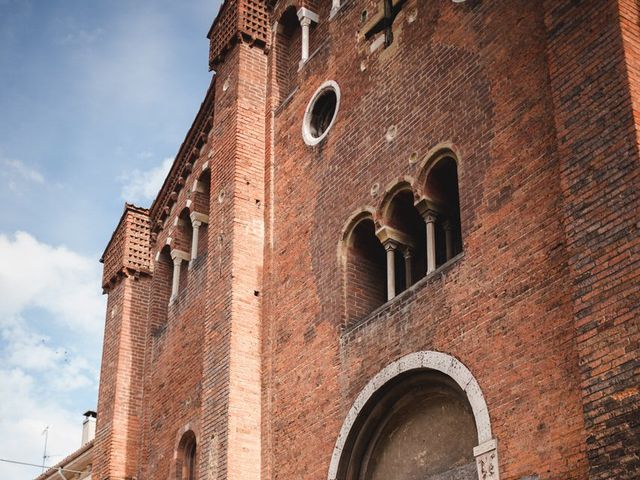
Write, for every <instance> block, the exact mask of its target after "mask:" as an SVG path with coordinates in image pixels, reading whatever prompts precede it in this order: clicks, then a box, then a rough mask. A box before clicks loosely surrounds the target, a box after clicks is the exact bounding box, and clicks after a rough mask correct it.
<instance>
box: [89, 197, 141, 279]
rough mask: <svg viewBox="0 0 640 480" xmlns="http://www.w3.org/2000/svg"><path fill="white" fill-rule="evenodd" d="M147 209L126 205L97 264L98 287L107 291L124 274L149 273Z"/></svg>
mask: <svg viewBox="0 0 640 480" xmlns="http://www.w3.org/2000/svg"><path fill="white" fill-rule="evenodd" d="M149 226H150V222H149V210H147V209H146V208H140V207H136V206H135V205H132V204H129V203H126V204H125V206H124V212H123V213H122V217H120V222H119V223H118V226H117V227H116V229H115V231H114V232H113V235H112V236H111V240H109V244H108V245H107V248H106V249H105V251H104V253H103V254H102V258H101V259H100V262H102V263H103V264H104V268H103V273H102V288H103V289H104V290H105V291H108V290H110V289H111V287H112V286H113V285H115V284H116V283H117V282H118V280H119V278H120V277H122V276H124V275H130V274H134V275H140V274H150V273H151V254H150V250H149V238H150V233H151V231H150V228H149Z"/></svg>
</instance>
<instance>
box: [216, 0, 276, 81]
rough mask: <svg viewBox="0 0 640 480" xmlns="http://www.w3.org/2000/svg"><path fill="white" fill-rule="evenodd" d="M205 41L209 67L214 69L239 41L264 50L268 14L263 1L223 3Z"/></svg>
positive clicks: (267, 35) (267, 37) (246, 0)
mask: <svg viewBox="0 0 640 480" xmlns="http://www.w3.org/2000/svg"><path fill="white" fill-rule="evenodd" d="M207 38H209V40H210V41H211V49H210V52H209V66H210V68H211V69H214V68H215V67H216V65H218V64H219V63H220V62H222V61H223V60H224V57H225V54H226V53H227V52H228V51H229V50H230V49H231V48H233V46H234V45H235V44H236V43H238V42H239V41H243V42H245V43H249V44H251V45H254V46H258V47H261V48H265V47H266V46H267V43H268V39H269V25H268V12H267V6H266V2H265V1H264V0H226V1H225V2H224V3H223V4H222V6H221V7H220V12H219V13H218V15H217V17H216V19H215V20H214V22H213V25H212V26H211V29H210V30H209V33H208V35H207Z"/></svg>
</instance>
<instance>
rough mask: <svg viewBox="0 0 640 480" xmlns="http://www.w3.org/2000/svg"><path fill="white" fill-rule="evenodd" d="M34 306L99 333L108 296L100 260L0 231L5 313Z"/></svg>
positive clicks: (0, 300) (0, 298) (0, 294)
mask: <svg viewBox="0 0 640 480" xmlns="http://www.w3.org/2000/svg"><path fill="white" fill-rule="evenodd" d="M32 308H40V309H43V310H45V311H47V312H49V313H50V314H51V316H52V317H53V319H54V321H55V322H56V323H58V324H59V325H64V326H67V327H71V328H74V329H78V330H81V331H87V332H90V333H96V332H99V331H100V329H101V327H102V324H103V321H104V320H103V319H104V298H103V297H102V295H101V292H100V268H99V264H98V262H97V260H96V259H91V258H87V257H84V256H82V255H80V254H78V253H76V252H72V251H71V250H69V249H67V248H65V247H52V246H50V245H47V244H45V243H41V242H39V241H38V240H36V239H35V238H34V237H32V236H31V235H29V234H28V233H25V232H17V233H16V234H15V235H14V236H13V238H11V237H8V236H6V235H0V316H1V317H4V318H11V317H14V316H17V315H20V314H22V313H23V312H24V311H25V310H27V309H32ZM0 321H1V320H0Z"/></svg>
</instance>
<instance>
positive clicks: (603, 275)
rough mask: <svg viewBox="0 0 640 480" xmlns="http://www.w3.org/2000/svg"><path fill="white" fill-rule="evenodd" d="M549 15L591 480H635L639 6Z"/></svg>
mask: <svg viewBox="0 0 640 480" xmlns="http://www.w3.org/2000/svg"><path fill="white" fill-rule="evenodd" d="M547 3H548V5H547V6H546V23H547V27H548V44H549V70H550V72H551V79H552V80H551V87H552V95H553V100H554V104H555V106H556V115H555V122H556V129H557V138H558V150H559V158H560V174H561V180H562V190H563V194H564V198H565V202H564V205H563V214H564V228H565V238H566V242H567V253H568V261H569V266H570V270H569V272H570V277H569V278H570V282H571V292H572V300H573V318H574V321H575V326H576V335H577V337H576V340H577V351H578V354H579V358H580V359H579V362H580V363H579V365H580V378H581V387H582V403H583V409H584V418H585V425H586V429H587V438H586V443H587V455H588V458H589V473H590V475H589V476H590V478H594V479H600V478H616V479H631V478H638V476H639V475H640V445H639V444H640V441H639V435H640V412H639V408H638V405H639V404H640V389H639V387H638V385H639V384H640V359H639V358H638V352H639V349H638V341H639V339H640V332H639V322H638V307H639V306H640V291H639V284H640V273H639V270H638V264H639V263H640V255H639V253H640V235H639V231H640V222H639V220H640V214H639V212H640V198H639V196H638V195H639V194H638V192H639V191H640V190H639V188H640V162H639V160H638V130H637V129H638V123H637V121H636V120H637V102H638V100H639V98H640V97H638V85H639V84H638V66H637V62H638V45H639V44H638V20H639V10H638V4H637V2H631V1H626V0H622V1H620V2H596V1H592V2H581V4H580V5H578V4H571V3H567V4H566V5H556V4H555V2H547Z"/></svg>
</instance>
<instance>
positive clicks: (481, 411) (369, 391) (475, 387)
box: [327, 351, 500, 480]
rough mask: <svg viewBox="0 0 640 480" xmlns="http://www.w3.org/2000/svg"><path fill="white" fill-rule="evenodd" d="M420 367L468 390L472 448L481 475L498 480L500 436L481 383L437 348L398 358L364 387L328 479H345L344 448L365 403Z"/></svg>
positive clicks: (483, 479) (339, 440) (342, 434)
mask: <svg viewBox="0 0 640 480" xmlns="http://www.w3.org/2000/svg"><path fill="white" fill-rule="evenodd" d="M420 370H425V371H429V370H430V371H435V372H440V373H442V374H444V375H446V376H447V377H449V378H450V379H452V380H453V381H454V382H455V383H456V384H457V385H458V386H459V387H460V389H462V391H463V392H464V393H465V394H466V397H467V399H468V402H469V404H470V406H471V409H472V412H473V417H474V420H475V425H476V430H477V435H478V439H477V443H478V445H477V446H476V447H475V448H474V450H473V454H474V457H475V459H476V465H477V468H478V478H479V479H481V480H499V478H500V476H499V472H498V452H497V440H496V439H495V438H493V434H492V431H491V420H490V418H489V411H488V409H487V404H486V401H485V399H484V395H483V394H482V390H481V389H480V385H479V384H478V382H477V380H476V379H475V377H474V376H473V374H472V373H471V372H470V371H469V369H468V368H467V367H466V366H465V365H464V364H462V363H461V362H460V361H459V360H458V359H456V358H455V357H453V356H451V355H447V354H446V353H441V352H435V351H422V352H415V353H411V354H409V355H406V356H404V357H402V358H400V359H398V360H396V361H395V362H393V363H391V364H390V365H388V366H387V367H385V368H384V369H382V370H381V371H380V372H378V373H377V374H376V375H375V376H374V377H373V378H372V379H371V380H370V381H369V383H367V385H366V386H365V387H364V388H363V389H362V391H361V392H360V393H359V394H358V397H357V398H356V400H355V402H354V403H353V405H352V407H351V409H350V410H349V413H348V414H347V416H346V418H345V420H344V423H343V425H342V428H341V430H340V433H339V435H338V438H337V440H336V444H335V447H334V450H333V454H332V457H331V463H330V465H329V472H328V475H327V479H328V480H342V479H340V478H338V474H339V467H340V462H341V460H342V457H343V451H344V450H345V446H346V442H347V440H348V439H349V436H350V434H351V432H352V429H353V427H354V425H355V424H356V420H358V418H359V415H360V413H361V411H362V410H363V409H364V407H365V405H367V404H368V402H369V401H370V400H371V399H372V397H373V396H374V395H375V394H376V393H377V392H378V391H379V390H380V389H381V388H382V387H383V386H384V385H386V384H388V383H389V382H390V381H392V380H393V379H395V378H397V377H399V376H401V375H403V374H407V373H408V372H413V371H420Z"/></svg>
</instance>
